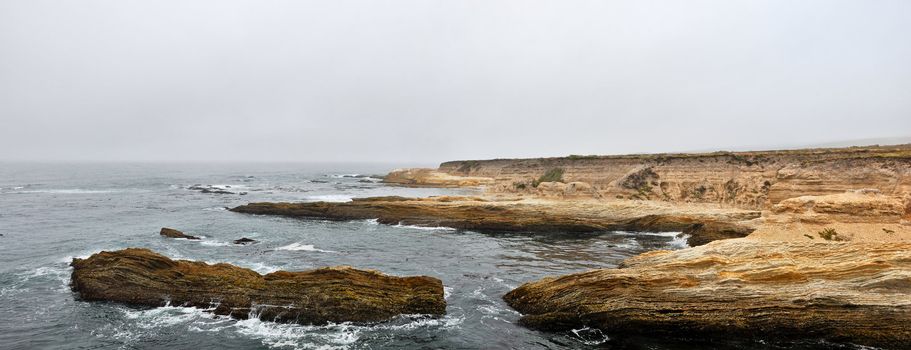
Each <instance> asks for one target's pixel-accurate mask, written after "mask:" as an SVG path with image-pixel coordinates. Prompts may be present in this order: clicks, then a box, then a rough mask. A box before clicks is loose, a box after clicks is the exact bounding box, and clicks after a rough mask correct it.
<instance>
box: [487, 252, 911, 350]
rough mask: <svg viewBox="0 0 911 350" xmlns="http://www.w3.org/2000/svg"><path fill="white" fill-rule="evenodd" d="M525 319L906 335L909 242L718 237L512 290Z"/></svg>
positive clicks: (544, 324) (622, 326)
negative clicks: (717, 238)
mask: <svg viewBox="0 0 911 350" xmlns="http://www.w3.org/2000/svg"><path fill="white" fill-rule="evenodd" d="M504 299H505V300H506V301H507V303H508V304H509V305H510V306H512V307H513V308H515V309H516V310H518V311H520V312H521V313H523V314H524V316H523V317H522V319H521V323H522V324H523V325H526V326H529V327H532V328H535V329H542V330H569V329H573V328H580V327H585V326H587V327H592V328H598V329H601V330H604V331H606V332H607V333H608V334H609V335H610V336H611V337H612V338H616V337H622V336H623V335H630V334H648V335H649V336H655V335H664V336H677V337H686V338H692V337H708V338H713V337H714V338H719V337H727V336H740V337H750V338H762V339H770V338H774V339H785V338H791V337H796V338H804V339H806V338H811V339H812V338H822V339H828V340H831V341H837V342H852V343H856V344H863V345H873V346H883V347H887V348H896V349H897V348H904V347H906V346H907V345H908V344H911V328H909V327H908V326H907V325H908V324H909V322H911V243H888V244H875V243H831V242H760V241H748V239H734V240H722V241H716V242H712V243H709V244H707V245H704V246H701V247H697V248H690V249H684V250H679V251H656V252H650V253H645V254H642V255H639V256H636V257H633V258H631V259H628V260H627V261H625V262H624V263H623V265H622V266H621V268H617V269H602V270H594V271H589V272H584V273H578V274H572V275H567V276H562V277H556V278H545V279H542V280H540V281H537V282H532V283H528V284H525V285H523V286H520V287H519V288H517V289H515V290H513V291H511V292H510V293H508V294H507V295H506V296H505V297H504Z"/></svg>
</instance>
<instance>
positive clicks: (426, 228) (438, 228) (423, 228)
mask: <svg viewBox="0 0 911 350" xmlns="http://www.w3.org/2000/svg"><path fill="white" fill-rule="evenodd" d="M392 227H398V228H408V229H413V230H424V231H457V229H454V228H452V227H443V226H417V225H402V224H398V225H392Z"/></svg>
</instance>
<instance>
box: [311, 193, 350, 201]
mask: <svg viewBox="0 0 911 350" xmlns="http://www.w3.org/2000/svg"><path fill="white" fill-rule="evenodd" d="M353 198H354V196H352V195H349V194H323V195H317V196H307V197H304V200H305V201H311V202H350V201H351V200H352V199H353Z"/></svg>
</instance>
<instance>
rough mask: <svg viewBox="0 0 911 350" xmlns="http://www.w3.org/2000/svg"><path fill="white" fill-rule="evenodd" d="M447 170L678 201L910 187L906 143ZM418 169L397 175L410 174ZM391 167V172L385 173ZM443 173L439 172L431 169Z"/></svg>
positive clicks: (517, 184) (498, 182) (497, 185)
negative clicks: (551, 179)
mask: <svg viewBox="0 0 911 350" xmlns="http://www.w3.org/2000/svg"><path fill="white" fill-rule="evenodd" d="M426 171H427V172H432V173H434V174H436V173H443V174H445V175H448V176H450V177H455V178H449V179H448V180H447V183H449V184H457V183H458V182H459V180H458V178H460V177H463V178H489V179H492V180H491V181H492V183H488V186H487V188H488V190H489V191H492V192H496V193H528V194H545V195H556V194H559V192H560V191H559V190H560V189H559V188H556V187H559V186H555V185H547V187H548V188H546V189H541V190H539V189H538V186H536V184H538V183H539V182H542V181H539V180H540V179H541V177H543V176H544V175H545V174H548V173H553V172H559V173H560V174H561V175H562V178H561V179H560V182H564V183H566V184H569V183H573V182H577V183H584V184H586V186H590V187H591V188H592V190H591V191H580V192H573V193H572V194H573V195H588V196H590V197H594V198H610V199H616V198H621V199H650V200H660V201H669V202H675V203H689V202H693V203H719V204H725V205H732V206H736V207H739V208H747V209H769V208H770V207H771V206H772V205H775V204H778V203H779V202H781V201H782V200H785V199H788V198H793V197H798V196H804V195H826V194H837V193H843V192H845V191H848V190H855V189H860V188H871V189H877V190H879V191H881V192H882V194H884V195H887V196H896V197H902V196H903V195H907V194H909V193H911V145H899V146H882V147H878V146H872V147H850V148H838V149H804V150H789V151H763V152H715V153H697V154H647V155H622V156H569V157H560V158H533V159H494V160H471V161H453V162H446V163H443V164H441V165H440V166H439V168H438V169H435V170H426ZM412 174H422V172H420V171H418V170H410V172H408V173H398V174H396V175H395V177H396V178H397V180H396V182H408V181H416V182H421V180H420V178H421V176H417V177H416V178H415V179H410V177H411V176H412ZM390 175H392V174H390ZM435 177H443V175H435Z"/></svg>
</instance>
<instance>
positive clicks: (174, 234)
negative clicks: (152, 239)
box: [159, 227, 199, 239]
mask: <svg viewBox="0 0 911 350" xmlns="http://www.w3.org/2000/svg"><path fill="white" fill-rule="evenodd" d="M159 234H160V235H162V236H165V237H170V238H186V239H199V237H196V236H191V235H188V234H185V233H183V232H180V231H178V230H175V229H173V228H167V227H162V228H161V232H160V233H159Z"/></svg>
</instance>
